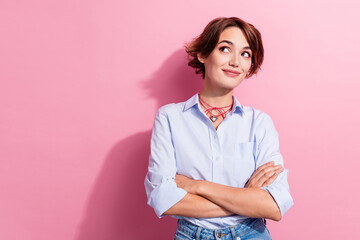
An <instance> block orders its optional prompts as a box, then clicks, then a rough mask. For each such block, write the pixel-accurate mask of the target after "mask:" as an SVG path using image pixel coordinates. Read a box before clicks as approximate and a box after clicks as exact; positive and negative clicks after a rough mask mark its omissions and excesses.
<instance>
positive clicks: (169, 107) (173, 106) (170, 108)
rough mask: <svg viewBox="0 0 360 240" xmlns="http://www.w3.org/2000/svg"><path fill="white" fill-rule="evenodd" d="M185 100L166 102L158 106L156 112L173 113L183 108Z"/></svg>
mask: <svg viewBox="0 0 360 240" xmlns="http://www.w3.org/2000/svg"><path fill="white" fill-rule="evenodd" d="M184 105H185V102H178V103H168V104H165V105H163V106H161V107H159V108H158V110H157V112H158V113H162V114H167V115H168V114H173V113H176V112H179V111H180V110H183V109H184Z"/></svg>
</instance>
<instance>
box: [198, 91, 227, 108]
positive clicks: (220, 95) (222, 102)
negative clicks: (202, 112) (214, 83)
mask: <svg viewBox="0 0 360 240" xmlns="http://www.w3.org/2000/svg"><path fill="white" fill-rule="evenodd" d="M233 92H234V90H233V89H218V90H217V91H213V90H212V91H210V90H209V89H206V88H205V87H203V89H202V90H201V92H200V96H201V98H202V99H204V100H205V101H206V102H207V103H208V104H210V105H211V106H213V107H223V106H228V105H230V104H232V102H233V98H232V96H233Z"/></svg>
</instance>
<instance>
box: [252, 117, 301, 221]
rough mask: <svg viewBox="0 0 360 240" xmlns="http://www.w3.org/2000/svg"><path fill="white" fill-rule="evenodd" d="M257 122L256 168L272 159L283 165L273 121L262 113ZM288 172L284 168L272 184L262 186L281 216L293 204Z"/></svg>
mask: <svg viewBox="0 0 360 240" xmlns="http://www.w3.org/2000/svg"><path fill="white" fill-rule="evenodd" d="M258 124H259V125H258V126H259V128H258V129H259V130H258V131H257V132H256V134H255V141H256V153H255V161H256V168H258V167H260V166H261V165H263V164H265V163H267V162H271V161H274V162H275V164H276V165H277V164H281V165H283V166H284V161H283V157H282V155H281V154H280V150H279V137H278V133H277V131H276V129H275V126H274V124H273V121H272V120H271V118H270V117H269V116H268V115H267V114H265V113H262V114H260V116H259V117H258ZM260 126H261V127H260ZM288 174H289V171H288V170H287V169H284V171H283V172H281V173H280V174H279V175H278V177H277V178H276V180H275V181H274V182H273V183H272V184H270V185H269V186H267V187H262V189H263V190H265V191H267V192H269V193H270V194H271V196H272V197H273V198H274V200H275V202H276V204H277V205H278V207H279V209H280V212H281V216H283V215H284V214H285V212H287V211H288V210H289V209H290V208H291V207H292V206H293V205H294V202H293V199H292V197H291V195H290V188H289V184H288V181H287V178H288Z"/></svg>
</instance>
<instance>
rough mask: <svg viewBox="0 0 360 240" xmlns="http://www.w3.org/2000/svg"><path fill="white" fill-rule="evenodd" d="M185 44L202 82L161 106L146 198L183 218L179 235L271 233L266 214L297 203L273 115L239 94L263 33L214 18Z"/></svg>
mask: <svg viewBox="0 0 360 240" xmlns="http://www.w3.org/2000/svg"><path fill="white" fill-rule="evenodd" d="M186 51H187V53H188V54H189V66H191V67H193V68H195V69H196V73H200V74H202V77H203V79H204V85H203V88H202V90H201V92H200V93H196V94H195V95H194V96H193V97H191V98H190V99H189V100H187V101H186V102H181V103H177V104H174V103H172V104H168V105H165V106H163V107H161V108H160V109H159V110H158V112H157V114H156V117H155V122H154V127H153V132H152V138H151V154H150V159H149V169H148V173H147V176H146V178H145V188H146V192H147V196H148V204H149V205H150V206H151V207H153V208H154V210H155V212H156V214H157V215H158V216H159V217H163V216H165V215H172V216H173V217H175V218H178V219H179V220H178V227H177V230H176V233H175V239H254V238H258V239H271V237H270V234H269V231H268V229H267V228H266V225H265V219H272V220H275V221H279V220H280V219H281V218H282V216H283V214H284V213H285V212H286V211H287V210H288V209H289V208H290V207H291V206H292V205H293V200H292V198H291V196H290V193H289V186H288V183H287V174H288V171H287V170H284V168H283V159H282V156H281V154H280V152H279V141H278V134H277V131H276V130H275V127H274V125H273V122H272V120H271V118H270V117H269V116H268V115H267V114H266V113H264V112H262V111H260V110H257V109H254V108H251V107H246V106H242V105H241V104H240V103H239V102H238V100H237V99H236V98H235V97H234V96H233V91H234V88H236V87H237V86H238V85H239V84H240V83H241V81H242V80H243V79H244V78H249V77H251V76H252V75H253V74H255V73H257V71H258V70H259V68H260V66H261V64H262V62H263V53H264V51H263V45H262V40H261V35H260V33H259V31H258V30H257V29H256V28H255V27H254V26H253V25H251V24H249V23H247V22H245V21H243V20H241V19H239V18H235V17H232V18H216V19H214V20H212V21H211V22H210V23H209V24H208V25H207V26H206V27H205V29H204V31H203V33H202V34H201V35H200V36H199V37H197V38H196V39H194V40H193V41H192V42H191V43H189V44H188V45H187V46H186Z"/></svg>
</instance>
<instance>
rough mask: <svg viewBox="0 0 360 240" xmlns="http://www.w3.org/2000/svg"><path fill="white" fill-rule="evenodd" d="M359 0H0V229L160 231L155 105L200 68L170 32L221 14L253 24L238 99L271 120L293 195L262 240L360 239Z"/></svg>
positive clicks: (73, 234)
mask: <svg viewBox="0 0 360 240" xmlns="http://www.w3.org/2000/svg"><path fill="white" fill-rule="evenodd" d="M359 7H360V4H359V3H358V1H355V0H353V1H346V0H344V1H328V0H326V1H325V0H318V1H310V0H302V1H287V0H282V1H280V0H274V1H239V0H233V1H209V0H198V1H189V0H184V1H167V0H158V1H118V0H102V1H95V0H92V1H85V0H76V1H74V0H62V1H48V0H33V1H26V0H23V1H20V0H1V1H0V31H1V32H0V34H1V36H0V80H1V81H0V104H1V105H0V161H1V162H0V163H1V165H0V239H4V240H23V239H27V240H49V239H52V240H64V239H69V240H99V239H101V240H110V239H111V240H112V239H154V240H158V239H172V237H173V233H174V230H175V225H176V221H175V220H174V219H171V218H170V217H166V218H163V219H158V218H157V217H156V216H155V213H154V212H153V210H152V209H151V208H150V207H148V206H147V205H146V197H145V190H144V187H143V179H144V176H145V173H146V168H147V161H148V154H149V140H150V130H151V127H152V124H153V119H154V115H155V112H156V110H157V108H158V107H160V106H161V105H164V104H166V103H169V102H174V101H175V102H177V101H183V100H186V99H187V98H189V97H190V96H192V95H193V94H194V93H195V92H196V91H199V89H200V86H201V83H202V80H201V79H200V77H199V76H196V75H195V74H194V71H193V70H192V69H190V68H188V67H187V65H186V60H185V52H184V50H183V44H184V43H185V42H186V41H190V40H191V39H192V38H193V37H195V36H197V35H198V34H200V33H201V31H202V30H203V28H204V27H205V25H206V24H207V23H208V22H209V21H210V20H212V19H213V18H215V17H218V16H227V17H230V16H238V17H240V18H243V19H245V20H247V21H249V22H251V23H253V24H254V25H255V26H256V27H257V28H258V29H259V30H260V31H261V33H262V35H263V41H264V45H265V52H266V56H265V62H264V65H263V67H262V71H261V72H260V73H259V74H258V75H257V77H253V78H251V79H249V80H246V81H244V82H243V83H242V84H241V86H240V87H239V88H238V89H237V91H236V96H237V97H238V99H239V100H240V102H241V103H242V104H244V105H249V106H252V107H255V108H258V109H261V110H263V111H265V112H267V113H268V114H270V116H271V117H272V119H273V120H274V122H275V126H276V128H277V130H278V132H279V134H280V145H281V151H282V154H283V156H284V159H285V166H286V168H288V169H289V171H290V175H289V183H290V187H291V193H292V196H293V198H294V202H295V205H294V207H293V208H292V209H291V210H290V211H289V212H288V213H287V214H285V216H284V218H283V220H282V221H281V222H279V223H278V222H271V221H269V222H270V223H269V229H270V232H271V233H272V236H273V239H292V240H296V239H338V238H339V239H360V230H359V226H358V222H359V213H360V205H359V202H360V199H359V198H360V197H359V193H358V190H359V187H358V182H359V180H360V179H359V172H358V169H359V168H360V163H359V155H360V150H359V149H360V146H359V140H358V138H359V135H360V129H359V126H358V124H359V122H360V114H359V100H360V94H359V90H360V83H359V80H360V79H359V76H358V73H357V70H359V60H358V59H359V54H360V47H359V43H360V33H359V30H358V27H359V22H360V17H359V15H358V9H359Z"/></svg>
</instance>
